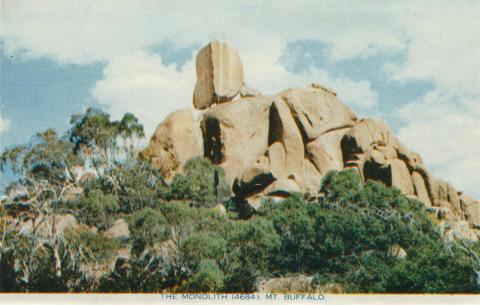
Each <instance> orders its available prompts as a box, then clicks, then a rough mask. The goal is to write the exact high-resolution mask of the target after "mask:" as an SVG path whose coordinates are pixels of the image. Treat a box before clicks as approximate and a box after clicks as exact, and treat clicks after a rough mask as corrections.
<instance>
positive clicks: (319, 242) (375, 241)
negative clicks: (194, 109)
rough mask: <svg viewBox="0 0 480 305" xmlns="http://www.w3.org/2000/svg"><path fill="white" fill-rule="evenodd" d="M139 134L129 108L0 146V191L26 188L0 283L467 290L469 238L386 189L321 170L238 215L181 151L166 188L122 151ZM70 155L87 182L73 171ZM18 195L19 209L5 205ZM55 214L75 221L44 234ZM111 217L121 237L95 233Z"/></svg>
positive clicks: (473, 269)
mask: <svg viewBox="0 0 480 305" xmlns="http://www.w3.org/2000/svg"><path fill="white" fill-rule="evenodd" d="M142 135H143V129H142V128H141V125H140V124H139V123H138V120H136V118H135V117H133V116H132V115H126V116H125V117H124V119H123V120H121V121H113V122H112V121H111V120H110V118H109V117H108V115H107V114H105V113H103V112H101V111H99V110H93V109H89V110H87V112H86V113H85V114H81V115H76V116H74V117H73V118H72V130H71V131H70V133H69V134H68V135H67V136H66V137H58V135H57V134H56V133H55V132H54V131H51V130H49V131H47V132H45V133H42V134H38V135H37V136H36V137H35V138H34V139H33V140H32V143H30V144H29V145H21V146H16V147H13V148H11V149H7V150H6V151H5V152H4V153H3V155H2V157H1V165H2V169H3V170H4V171H5V170H11V171H12V170H13V171H15V173H16V175H17V178H18V179H17V180H16V181H14V182H12V184H11V186H10V189H13V188H17V189H18V188H19V187H21V188H22V189H23V190H24V192H26V193H27V194H26V195H25V196H23V197H21V198H20V199H18V198H17V199H15V198H14V199H12V200H13V201H14V202H13V203H14V204H10V207H9V208H7V207H6V206H3V205H2V207H1V208H0V213H1V214H0V237H1V240H2V243H1V244H0V290H1V291H30V292H33V291H56V292H68V291H103V292H108V291H125V292H141V291H144V292H154V291H157V292H159V291H189V292H206V291H216V292H252V291H255V289H256V287H255V283H256V281H257V279H258V278H260V277H262V278H269V277H280V276H289V275H295V274H307V275H313V276H314V282H315V283H316V284H318V285H322V284H327V283H335V284H339V285H341V286H342V287H343V288H344V290H346V291H347V292H418V293H419V292H434V293H440V292H442V293H447V292H448V293H450V292H463V293H465V292H480V290H479V288H480V286H479V283H478V280H477V277H478V275H477V274H478V273H477V272H478V270H479V269H480V266H479V259H478V255H479V254H478V253H479V249H480V245H479V243H478V242H468V241H465V240H454V241H447V240H445V239H443V238H442V235H441V233H440V231H439V229H438V228H437V227H436V225H435V224H434V223H433V222H432V221H431V220H430V218H429V217H428V215H427V214H426V211H425V208H424V207H423V204H422V203H420V202H418V201H416V200H413V199H409V198H407V197H405V196H403V195H402V194H400V192H399V191H398V190H397V189H393V188H388V187H386V186H385V185H383V184H381V183H378V182H373V181H368V182H366V183H363V182H362V181H361V180H360V177H359V176H358V175H357V174H356V172H354V171H349V170H346V171H341V172H335V171H332V172H329V173H328V174H327V175H325V176H324V178H323V181H322V183H321V185H319V191H320V193H321V194H323V196H320V197H318V199H316V200H314V201H306V200H304V198H303V196H302V195H301V194H294V195H292V196H291V197H289V198H287V199H285V200H283V201H280V202H274V201H271V200H264V201H263V203H262V207H261V208H260V209H259V210H258V211H257V212H256V213H255V214H254V215H252V216H251V217H249V218H241V217H240V215H239V214H238V213H237V211H236V209H235V205H234V202H233V201H231V200H226V195H225V192H224V191H223V190H222V187H224V185H225V181H224V172H223V170H222V169H221V168H219V167H218V166H215V165H213V164H211V163H210V162H209V161H208V160H205V159H202V158H195V159H192V160H190V161H189V162H187V164H186V165H185V168H184V171H183V172H182V173H180V174H177V175H176V176H175V177H174V178H173V181H172V182H171V183H166V182H165V181H164V180H163V178H162V177H161V175H160V174H159V172H158V171H157V170H156V169H154V168H152V167H151V166H150V165H149V164H147V163H144V162H142V161H141V160H139V159H138V158H137V157H136V153H135V149H134V147H135V144H134V143H135V139H136V137H140V136H142ZM79 164H91V165H92V167H93V168H94V170H95V173H96V174H95V175H94V177H91V178H90V179H87V180H86V181H80V180H76V178H75V175H74V173H73V167H74V166H75V165H79ZM72 185H73V186H78V187H80V188H81V192H80V193H79V194H78V195H77V196H67V195H66V194H67V193H68V190H69V187H71V186H72ZM25 198H28V199H27V200H24V199H25ZM23 201H25V202H23ZM20 203H27V206H28V209H27V210H22V211H16V210H15V209H14V210H13V211H12V206H15V204H20ZM218 204H225V205H226V206H227V207H228V213H222V212H219V210H218V208H217V207H216V206H217V205H218ZM65 214H70V215H74V216H75V219H76V220H77V222H78V224H77V225H75V226H73V227H70V228H68V229H64V230H59V229H56V223H55V221H54V220H53V219H54V218H55V217H53V216H54V215H65ZM32 219H33V220H34V221H32ZM118 219H123V220H124V221H125V223H127V224H128V228H129V232H130V235H129V236H127V237H123V238H117V237H112V235H111V234H108V232H109V230H110V229H111V228H112V225H113V223H114V222H115V220H118ZM398 248H402V249H404V250H405V252H406V253H407V255H406V256H405V257H399V256H398V255H397V254H396V253H395V251H392V249H398ZM112 266H113V267H112Z"/></svg>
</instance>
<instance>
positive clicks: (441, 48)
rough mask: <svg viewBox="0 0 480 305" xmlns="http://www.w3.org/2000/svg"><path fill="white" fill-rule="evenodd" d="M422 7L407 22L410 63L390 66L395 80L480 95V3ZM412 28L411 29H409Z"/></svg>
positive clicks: (407, 54) (408, 58)
mask: <svg viewBox="0 0 480 305" xmlns="http://www.w3.org/2000/svg"><path fill="white" fill-rule="evenodd" d="M469 3H470V2H467V1H461V2H454V1H451V2H449V3H448V2H447V3H443V4H442V5H438V4H437V5H422V4H421V3H419V6H418V7H417V8H416V10H415V11H416V13H417V14H410V15H406V16H405V18H404V19H403V21H404V22H405V23H406V26H405V29H406V32H407V37H408V47H407V48H406V60H405V62H404V63H402V64H400V65H393V66H390V71H391V72H392V74H393V75H392V76H393V79H396V80H401V81H409V80H429V81H432V82H433V83H434V84H436V85H437V87H440V88H442V90H444V91H449V92H451V93H455V94H465V95H478V94H479V92H480V64H479V62H480V27H479V26H478V18H479V17H480V2H478V1H475V2H472V4H473V5H468V4H469ZM408 25H410V26H408Z"/></svg>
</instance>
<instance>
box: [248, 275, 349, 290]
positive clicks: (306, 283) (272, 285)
mask: <svg viewBox="0 0 480 305" xmlns="http://www.w3.org/2000/svg"><path fill="white" fill-rule="evenodd" d="M256 286H257V287H256V288H257V292H259V293H343V288H342V286H340V285H339V284H337V283H329V284H325V285H314V284H313V276H306V275H303V274H301V275H297V276H291V277H278V278H271V279H258V280H257V283H256Z"/></svg>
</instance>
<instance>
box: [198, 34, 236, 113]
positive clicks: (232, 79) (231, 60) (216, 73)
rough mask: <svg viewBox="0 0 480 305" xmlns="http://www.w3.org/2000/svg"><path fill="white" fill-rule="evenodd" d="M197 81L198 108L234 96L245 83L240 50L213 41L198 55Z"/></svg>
mask: <svg viewBox="0 0 480 305" xmlns="http://www.w3.org/2000/svg"><path fill="white" fill-rule="evenodd" d="M196 69H197V83H196V84H195V91H194V93H193V105H194V106H195V108H196V109H199V110H202V109H206V108H208V107H210V106H212V105H213V104H217V103H223V102H226V101H230V100H231V99H233V98H234V97H235V96H236V95H237V94H238V93H239V92H240V90H241V89H242V87H243V83H244V81H243V67H242V63H241V61H240V57H239V56H238V53H237V51H236V50H235V49H234V48H232V47H231V46H230V45H229V44H228V43H226V42H223V41H214V42H212V43H210V44H208V45H207V46H206V47H204V48H203V49H201V50H200V52H198V55H197V59H196Z"/></svg>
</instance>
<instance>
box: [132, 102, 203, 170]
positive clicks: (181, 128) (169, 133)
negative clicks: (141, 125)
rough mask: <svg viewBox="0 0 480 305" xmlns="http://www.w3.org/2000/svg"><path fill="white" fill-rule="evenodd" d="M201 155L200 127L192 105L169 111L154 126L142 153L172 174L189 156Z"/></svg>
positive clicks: (148, 159) (143, 156)
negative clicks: (191, 107)
mask: <svg viewBox="0 0 480 305" xmlns="http://www.w3.org/2000/svg"><path fill="white" fill-rule="evenodd" d="M202 155H203V140H202V135H201V131H200V127H199V126H198V124H197V123H196V121H195V117H194V114H193V111H192V110H191V109H183V110H179V111H176V112H173V113H172V114H170V115H169V116H168V117H167V118H166V119H165V120H164V121H163V122H162V123H161V124H160V125H158V127H157V129H156V130H155V132H154V134H153V136H152V138H151V139H150V143H149V145H148V147H147V148H146V149H145V150H144V151H143V152H142V153H141V157H142V158H144V159H145V160H147V161H149V162H150V163H151V164H152V165H153V166H154V167H156V168H159V169H160V170H161V172H162V173H163V175H164V176H165V178H167V179H169V178H171V177H172V176H173V175H174V174H175V173H176V172H178V171H179V170H181V169H182V168H183V165H184V164H185V162H187V161H188V160H189V159H191V158H193V157H196V156H202Z"/></svg>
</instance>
